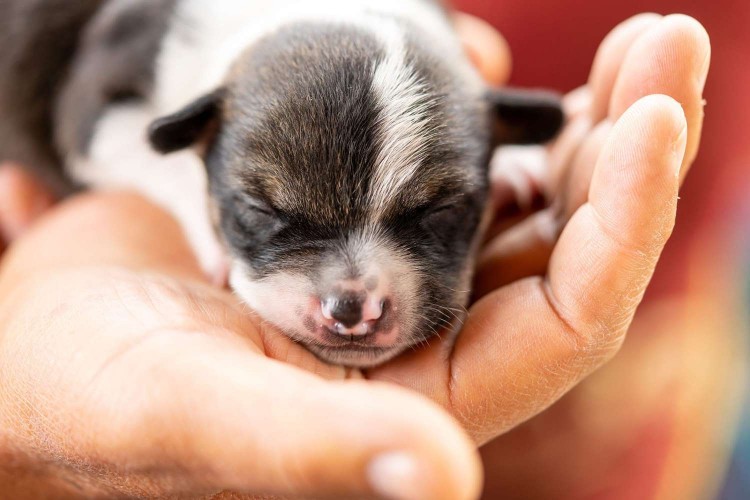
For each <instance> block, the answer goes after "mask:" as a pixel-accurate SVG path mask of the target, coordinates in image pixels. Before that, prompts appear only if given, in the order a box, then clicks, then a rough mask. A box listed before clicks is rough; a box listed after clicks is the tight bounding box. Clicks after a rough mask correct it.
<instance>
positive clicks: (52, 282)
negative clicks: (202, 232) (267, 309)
mask: <svg viewBox="0 0 750 500" xmlns="http://www.w3.org/2000/svg"><path fill="white" fill-rule="evenodd" d="M264 335H265V333H264V328H263V325H262V323H261V321H260V320H259V319H258V318H257V317H256V316H254V315H253V314H252V313H251V312H249V311H247V310H245V309H243V307H242V306H240V304H239V302H238V301H237V300H235V298H234V297H233V296H232V295H231V294H230V293H229V292H225V291H223V290H218V289H215V288H214V287H212V286H211V285H210V284H209V283H207V282H205V281H204V280H203V278H202V276H201V273H200V271H199V269H198V267H197V265H196V263H195V262H194V259H193V257H192V256H191V254H190V251H189V249H188V247H187V245H186V243H185V241H184V239H183V238H182V235H181V234H180V231H179V229H178V228H177V226H176V225H175V223H174V222H173V221H172V220H171V219H170V218H169V217H167V216H166V215H165V214H163V213H162V212H161V211H160V210H158V209H157V208H155V207H153V206H151V205H149V204H148V203H147V202H145V201H144V200H142V199H140V198H137V197H134V196H129V195H124V194H123V195H117V194H101V195H88V196H83V197H81V198H79V199H77V200H74V201H71V202H68V203H66V204H64V205H62V206H61V207H59V208H57V209H55V210H53V211H52V212H51V213H49V214H48V215H47V216H45V218H44V219H43V220H42V221H41V222H39V223H37V225H36V226H35V227H34V229H32V230H31V231H30V232H29V233H27V234H26V235H25V236H24V237H23V238H22V239H20V240H18V241H17V242H16V243H14V244H13V246H12V247H11V248H10V250H9V251H8V254H7V255H6V256H5V259H4V261H3V266H2V268H0V456H4V457H11V458H13V461H14V463H16V470H15V471H10V472H8V471H7V470H5V471H4V466H3V465H0V471H4V472H5V473H6V474H8V475H9V477H10V478H11V479H13V478H16V479H15V481H16V485H17V487H18V491H26V490H27V489H28V488H30V487H32V486H39V485H40V483H41V482H40V480H39V477H38V476H39V474H41V475H42V476H43V477H46V478H51V479H52V480H53V481H56V482H57V483H56V485H55V487H56V488H63V490H62V491H65V492H67V494H71V495H72V494H78V495H81V496H110V495H112V496H118V495H127V496H149V497H150V496H166V495H179V494H191V495H195V494H206V495H209V494H214V493H216V492H218V491H221V490H235V491H240V492H250V493H265V494H267V493H273V494H282V495H290V494H295V495H314V496H315V497H320V496H329V495H330V496H333V495H351V496H356V497H363V496H369V495H376V494H377V495H378V496H383V497H385V496H388V497H389V498H415V499H419V498H446V499H454V498H472V497H475V496H476V495H477V494H478V489H479V484H480V472H479V464H478V457H477V452H476V450H475V448H474V446H473V444H472V443H471V442H470V441H469V439H468V437H467V436H466V435H465V434H464V432H463V431H462V430H461V429H460V428H459V427H458V426H457V425H456V424H455V422H453V420H452V419H451V418H450V417H449V416H448V415H446V414H445V413H444V412H443V411H442V410H440V409H439V408H437V407H436V406H435V405H434V404H433V403H430V402H429V401H427V400H426V399H424V398H421V397H419V396H417V395H414V394H410V393H409V392H408V391H406V390H404V389H400V388H397V387H392V386H387V385H386V384H373V383H367V382H364V381H357V380H349V381H345V380H344V379H345V378H346V375H347V373H346V372H345V371H344V370H342V369H339V368H335V367H328V366H324V365H323V364H322V363H319V364H316V365H314V366H313V365H307V366H306V367H307V368H308V369H309V370H312V371H317V373H316V374H313V373H310V371H305V370H302V369H300V368H297V367H294V366H292V364H293V363H294V362H295V361H298V362H302V363H301V364H303V365H304V364H305V363H304V361H303V360H302V359H298V360H295V359H291V358H290V357H289V355H287V356H285V357H286V358H287V361H290V362H291V363H290V364H285V363H281V362H279V361H276V360H274V359H272V357H271V356H269V353H268V347H267V346H266V345H265V343H264ZM336 380H339V381H336ZM0 463H3V464H5V463H6V462H5V461H0ZM32 465H33V467H32ZM29 469H31V470H33V471H34V473H33V474H31V473H29V472H28V471H29ZM24 474H29V477H30V482H31V485H30V484H27V483H23V482H20V483H19V481H20V480H19V479H17V478H18V477H23V475H24ZM2 479H3V474H2V472H0V486H2V487H3V488H4V490H3V491H13V490H9V487H10V486H12V485H13V482H11V485H10V486H9V485H7V484H4V482H3V481H2ZM6 479H7V478H6ZM44 486H45V487H47V486H48V485H46V484H45V485H44ZM58 494H59V492H58ZM32 497H33V496H32Z"/></svg>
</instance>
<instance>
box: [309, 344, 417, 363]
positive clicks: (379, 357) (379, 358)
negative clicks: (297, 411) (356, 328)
mask: <svg viewBox="0 0 750 500" xmlns="http://www.w3.org/2000/svg"><path fill="white" fill-rule="evenodd" d="M297 341H298V342H299V343H301V344H303V345H304V346H305V347H306V348H307V349H308V350H309V351H310V352H312V353H313V354H314V355H315V356H317V357H318V358H320V359H321V360H322V361H325V362H326V363H331V364H336V365H342V366H349V367H352V368H372V367H374V366H377V365H380V364H383V363H385V362H386V361H389V360H391V359H393V358H394V357H396V356H397V355H398V354H400V353H401V351H402V350H403V346H400V345H393V346H389V347H379V346H376V345H372V344H369V345H367V344H365V343H363V342H361V341H354V342H350V343H348V344H345V345H334V344H333V343H332V344H327V343H325V344H324V343H321V342H318V341H310V340H308V339H300V340H297ZM336 343H339V341H337V342H336Z"/></svg>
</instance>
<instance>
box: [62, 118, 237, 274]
mask: <svg viewBox="0 0 750 500" xmlns="http://www.w3.org/2000/svg"><path fill="white" fill-rule="evenodd" d="M154 118H155V115H154V113H153V112H152V111H151V109H150V108H149V107H148V106H146V105H143V104H138V105H136V104H130V105H118V106H113V107H111V108H110V109H109V110H107V111H106V112H105V113H104V115H102V117H101V118H100V120H99V122H98V124H97V127H96V130H95V132H94V135H93V137H92V140H91V143H90V146H89V149H88V154H87V155H86V156H85V157H78V158H69V159H68V161H67V169H68V172H69V174H70V175H71V176H72V177H73V178H74V179H75V180H77V181H78V182H81V183H83V184H85V185H87V186H91V187H92V188H94V189H124V190H133V191H136V192H138V193H140V194H142V195H144V196H146V197H147V198H149V199H150V200H151V201H153V202H155V203H157V204H159V205H161V206H162V207H164V208H165V209H166V210H168V211H169V212H171V213H172V215H173V216H174V217H175V218H176V219H177V220H178V222H179V223H180V225H181V226H182V229H183V231H184V233H185V236H186V238H187V240H188V243H189V244H190V245H191V246H192V248H193V250H194V252H195V254H196V257H197V258H198V260H199V262H200V264H201V267H202V269H203V270H204V272H205V273H206V274H207V275H208V276H209V277H210V278H211V279H212V280H213V281H215V282H217V283H221V284H224V283H225V282H226V274H227V271H226V269H227V265H226V263H225V261H226V259H225V255H224V250H223V249H222V247H221V245H220V243H219V241H218V239H217V237H216V233H215V232H214V230H213V228H212V225H211V221H210V217H209V210H208V207H209V204H208V189H207V180H206V173H205V167H204V166H203V163H202V162H201V160H200V158H199V157H198V156H197V155H196V154H195V153H193V152H192V151H183V152H179V153H175V154H172V155H168V156H162V155H160V154H158V153H156V152H154V151H153V150H152V149H151V146H150V145H149V143H148V142H147V140H146V129H147V127H148V125H149V123H151V121H152V120H153V119H154ZM133 223H134V224H137V223H138V221H133Z"/></svg>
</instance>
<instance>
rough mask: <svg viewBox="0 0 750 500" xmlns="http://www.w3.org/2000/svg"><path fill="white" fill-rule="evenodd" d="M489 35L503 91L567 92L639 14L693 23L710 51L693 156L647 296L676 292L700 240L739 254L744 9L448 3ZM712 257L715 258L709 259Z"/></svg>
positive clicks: (746, 144) (749, 174)
mask: <svg viewBox="0 0 750 500" xmlns="http://www.w3.org/2000/svg"><path fill="white" fill-rule="evenodd" d="M454 5H455V6H456V7H457V8H458V9H459V10H462V11H465V12H468V13H471V14H475V15H477V16H479V17H481V18H483V19H485V20H487V21H489V22H490V23H491V24H493V25H494V26H495V27H497V28H498V29H499V30H500V31H501V32H502V33H503V35H504V36H505V37H506V39H507V40H508V42H509V44H510V46H511V50H512V52H513V56H514V65H513V76H512V82H511V83H512V84H515V85H523V86H543V87H552V88H556V89H558V90H564V91H567V90H571V89H573V88H575V87H577V86H579V85H581V84H583V83H585V81H586V78H587V75H588V72H589V69H590V67H591V62H592V60H593V57H594V53H595V51H596V49H597V46H598V45H599V43H600V42H601V40H602V39H603V37H604V36H605V35H606V34H607V33H608V32H609V31H610V30H611V29H612V28H613V27H614V26H616V25H617V24H618V23H619V22H621V21H623V20H625V19H627V18H628V17H630V16H632V15H634V14H637V13H640V12H658V13H660V14H670V13H684V14H688V15H691V16H693V17H695V18H696V19H697V20H698V21H700V22H701V23H702V24H703V25H704V26H705V27H706V30H707V31H708V33H709V35H710V37H711V42H712V64H711V72H710V74H709V78H708V82H707V86H706V93H705V96H706V100H707V107H706V121H705V127H704V136H703V141H702V146H701V150H700V154H699V157H698V160H697V163H696V164H695V166H694V168H693V170H692V172H691V174H690V176H689V178H688V180H687V182H686V185H685V186H684V189H683V191H682V195H681V204H680V207H679V217H678V224H677V228H676V230H675V235H674V237H673V240H672V241H671V242H670V244H669V246H668V248H667V250H666V253H665V255H664V257H663V259H662V262H661V264H660V266H659V270H658V272H657V276H656V278H655V280H654V283H653V285H652V287H651V289H650V292H649V293H650V294H659V293H665V292H670V291H671V292H674V291H679V290H681V289H682V288H683V287H684V286H685V282H684V279H683V278H684V275H685V273H683V272H682V271H683V269H684V266H685V265H686V262H685V261H686V259H687V258H688V255H689V253H690V251H691V247H692V246H693V245H694V244H699V243H700V239H701V238H702V237H712V238H715V237H716V235H717V234H718V235H719V236H720V237H722V238H727V241H726V245H729V246H733V245H734V244H739V238H742V237H743V236H745V234H746V233H747V232H750V0H717V1H709V0H630V1H623V0H455V1H454ZM717 257H718V256H717Z"/></svg>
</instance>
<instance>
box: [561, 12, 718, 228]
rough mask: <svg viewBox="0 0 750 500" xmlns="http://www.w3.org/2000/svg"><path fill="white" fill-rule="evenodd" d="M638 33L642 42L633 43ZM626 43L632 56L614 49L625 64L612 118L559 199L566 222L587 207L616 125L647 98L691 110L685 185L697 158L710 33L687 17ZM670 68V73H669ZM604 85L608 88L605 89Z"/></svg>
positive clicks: (656, 23)
mask: <svg viewBox="0 0 750 500" xmlns="http://www.w3.org/2000/svg"><path fill="white" fill-rule="evenodd" d="M644 28H646V29H644ZM635 33H639V34H640V36H639V37H638V38H637V39H635V40H633V39H632V36H633V35H634V34H635ZM626 37H627V38H628V41H629V42H631V46H630V47H629V48H628V51H627V55H625V54H624V53H623V52H622V48H623V47H624V44H623V45H621V46H620V47H619V49H618V48H616V47H613V52H615V53H617V54H618V55H619V56H620V60H621V61H622V63H621V68H620V71H619V72H618V73H617V76H616V88H615V89H614V90H613V89H612V88H611V87H610V88H609V89H608V92H611V94H612V95H611V97H610V101H611V102H612V110H611V116H610V117H609V119H605V120H604V121H602V122H601V123H599V125H598V126H597V127H596V128H594V130H593V131H592V132H591V134H590V136H589V137H588V138H587V139H586V141H585V142H584V144H583V145H582V146H581V148H580V149H579V150H578V151H577V153H576V155H575V157H574V158H573V160H572V162H571V164H570V167H569V169H568V174H567V176H566V178H565V180H564V182H563V184H562V186H561V189H560V192H559V193H560V197H561V200H562V206H563V210H564V216H563V217H562V218H561V220H563V221H565V220H567V218H569V217H570V216H571V215H572V214H573V212H575V210H577V209H578V207H580V206H581V205H583V203H584V202H585V201H586V197H587V193H588V190H589V186H590V183H591V176H592V174H593V165H594V164H595V163H596V159H597V158H598V156H599V152H600V150H601V148H602V146H603V144H604V138H605V137H606V135H607V134H608V131H609V128H610V127H611V123H612V122H613V121H614V120H616V119H617V118H619V116H620V115H621V114H622V112H623V111H624V109H625V108H627V107H628V106H630V105H631V104H632V103H633V102H635V101H637V100H638V99H640V98H641V97H644V96H646V95H649V94H665V95H669V96H672V97H673V98H675V99H676V100H677V101H678V102H680V103H681V104H682V105H683V107H684V109H685V116H686V117H687V123H688V153H687V155H686V156H687V158H688V159H687V160H686V161H685V164H684V165H683V167H682V170H681V179H683V180H684V178H685V175H686V174H687V170H688V169H689V165H690V163H692V159H693V158H694V156H695V151H696V150H697V143H698V140H699V137H698V136H699V135H700V130H701V128H702V122H703V104H702V103H703V86H704V84H705V81H706V76H707V72H708V57H709V56H708V54H710V44H709V42H708V38H707V35H706V34H705V30H703V28H702V27H701V26H700V24H698V23H697V22H696V21H694V20H693V19H691V18H688V17H685V16H667V17H665V18H661V19H658V18H654V16H648V17H646V18H645V19H642V20H641V22H640V23H634V24H633V25H632V26H631V27H630V29H628V30H624V32H623V33H622V34H621V35H620V37H619V38H622V39H624V38H626ZM664 68H669V71H665V70H664ZM610 76H611V75H610ZM600 78H601V79H602V80H606V85H610V84H611V85H612V86H614V85H615V81H614V80H612V81H610V79H605V78H604V77H600ZM644 82H648V83H644ZM604 85H605V84H604V83H602V84H601V85H600V86H604Z"/></svg>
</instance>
